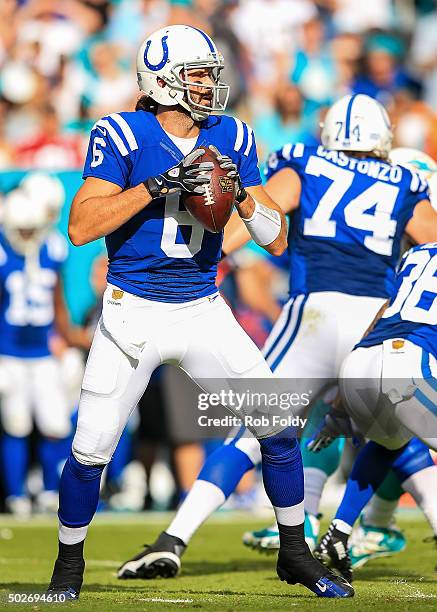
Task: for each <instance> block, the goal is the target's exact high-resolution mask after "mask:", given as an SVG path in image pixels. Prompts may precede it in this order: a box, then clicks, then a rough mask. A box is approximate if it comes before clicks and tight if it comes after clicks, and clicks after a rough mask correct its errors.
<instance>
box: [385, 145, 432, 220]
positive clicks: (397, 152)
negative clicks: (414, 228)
mask: <svg viewBox="0 0 437 612" xmlns="http://www.w3.org/2000/svg"><path fill="white" fill-rule="evenodd" d="M389 159H390V161H391V163H392V164H394V165H396V166H405V167H406V168H408V169H409V170H414V171H415V172H418V173H419V174H420V175H421V176H422V177H423V178H424V179H425V180H426V181H427V183H428V186H429V193H430V199H431V204H432V206H433V208H435V210H437V162H435V161H434V160H433V158H432V157H431V156H430V155H427V154H426V153H423V151H419V149H410V148H409V147H396V148H395V149H392V150H391V151H390V157H389Z"/></svg>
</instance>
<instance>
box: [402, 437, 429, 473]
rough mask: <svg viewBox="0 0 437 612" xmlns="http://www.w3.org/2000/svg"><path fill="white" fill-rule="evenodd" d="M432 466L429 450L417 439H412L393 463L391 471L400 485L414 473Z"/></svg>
mask: <svg viewBox="0 0 437 612" xmlns="http://www.w3.org/2000/svg"><path fill="white" fill-rule="evenodd" d="M433 465H434V461H433V460H432V457H431V453H430V452H429V448H428V447H427V446H426V445H425V444H424V443H423V442H422V441H421V440H419V439H418V438H413V439H412V440H410V442H409V443H408V444H407V446H406V447H405V448H404V450H403V451H402V453H401V454H400V455H399V457H398V458H397V459H396V461H395V462H394V463H393V470H394V472H395V474H396V476H397V477H398V478H399V480H400V482H401V483H402V482H403V481H404V480H406V479H407V478H409V477H410V476H412V475H413V474H415V473H416V472H420V471H421V470H424V469H425V468H428V467H430V466H433Z"/></svg>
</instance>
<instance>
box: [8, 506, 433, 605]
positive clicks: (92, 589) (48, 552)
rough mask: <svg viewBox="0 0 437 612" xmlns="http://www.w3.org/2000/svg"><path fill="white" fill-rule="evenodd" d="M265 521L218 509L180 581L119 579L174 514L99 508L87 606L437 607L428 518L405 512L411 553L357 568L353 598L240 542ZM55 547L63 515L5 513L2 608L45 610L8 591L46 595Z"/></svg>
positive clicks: (89, 549)
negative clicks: (329, 595) (297, 578)
mask: <svg viewBox="0 0 437 612" xmlns="http://www.w3.org/2000/svg"><path fill="white" fill-rule="evenodd" d="M266 522H268V520H267V521H266V520H259V519H258V520H254V519H253V518H252V519H251V518H250V517H249V518H247V516H244V517H243V516H242V515H241V514H240V515H232V514H227V513H222V514H219V515H218V516H217V517H216V518H213V519H212V520H211V521H210V522H209V523H208V524H207V525H205V526H204V527H203V528H202V529H201V530H200V531H199V532H198V534H197V535H196V536H195V537H194V539H193V540H192V543H191V546H190V547H189V549H188V551H187V552H186V554H185V556H184V558H183V565H182V573H181V575H180V576H179V577H178V578H176V579H168V580H163V579H157V580H150V581H141V582H140V581H120V580H117V578H116V577H115V570H116V568H117V566H118V565H119V564H120V562H121V561H123V560H125V559H127V558H128V557H130V556H132V555H133V554H134V553H136V552H138V551H139V549H140V547H141V545H142V544H143V543H145V542H146V543H147V542H149V543H150V542H152V541H153V540H154V538H155V537H156V535H157V534H158V533H159V531H160V530H161V529H163V528H164V527H165V526H166V524H167V522H166V521H165V520H164V519H163V517H162V515H161V516H159V517H156V516H151V515H142V516H140V515H132V516H117V515H115V516H114V515H111V516H98V517H97V519H96V520H95V523H94V524H93V526H92V528H91V529H90V532H89V537H88V540H87V543H86V558H87V569H86V573H85V584H84V587H83V589H82V593H81V598H80V601H79V602H75V603H72V604H70V605H69V607H70V606H74V607H76V608H77V609H80V610H86V611H88V610H90V611H91V610H92V611H97V610H99V611H102V612H103V611H105V612H106V611H112V610H119V611H120V612H121V611H124V610H128V611H137V610H138V611H139V610H142V611H144V610H153V611H155V610H156V611H159V610H177V609H179V608H182V609H184V610H194V609H200V610H228V611H231V610H240V609H246V610H290V609H296V610H328V609H332V606H335V608H336V609H337V610H338V609H341V610H356V611H359V612H361V611H362V610H375V611H376V610H384V611H388V610H398V611H401V610H409V611H410V610H413V609H416V608H417V609H421V610H422V609H429V610H431V609H434V610H436V609H437V574H435V573H434V566H435V565H436V564H437V550H436V549H435V547H434V545H432V544H429V543H426V544H424V543H422V540H423V538H424V537H426V536H427V535H429V529H428V527H427V526H426V524H425V522H424V520H423V519H422V518H417V517H416V516H413V515H410V514H401V517H400V519H399V524H400V526H401V527H402V529H404V531H405V535H406V536H407V538H408V546H407V549H406V551H405V552H403V553H401V554H399V555H397V556H395V557H392V558H388V559H379V560H377V561H374V562H373V563H371V564H369V565H367V566H366V567H364V568H362V569H361V570H357V572H356V578H355V582H354V586H355V589H356V596H355V598H354V599H350V600H335V601H333V600H329V599H318V598H317V597H316V596H315V595H312V594H311V593H310V592H309V591H307V590H306V589H304V588H303V587H300V586H296V587H293V586H289V585H286V584H285V583H283V582H280V581H279V580H278V579H277V578H276V574H275V557H274V556H261V555H259V554H258V553H255V552H253V551H251V550H249V549H246V548H245V547H244V546H243V545H242V544H241V533H242V531H244V530H245V529H248V528H250V529H254V528H258V527H261V526H265V525H266ZM55 553H56V521H55V520H54V519H52V520H47V519H36V520H33V521H32V522H30V523H25V524H20V523H17V522H14V521H12V520H11V519H10V518H8V517H5V516H0V607H2V608H3V609H4V608H9V609H11V610H17V611H18V610H32V611H35V610H43V609H48V608H49V607H51V608H53V605H52V606H48V605H47V604H45V605H44V604H41V603H32V604H27V605H22V604H9V603H7V602H8V595H9V594H11V593H33V592H35V593H43V592H44V589H45V588H46V586H47V583H48V580H49V578H50V574H51V570H52V564H53V560H54V558H55Z"/></svg>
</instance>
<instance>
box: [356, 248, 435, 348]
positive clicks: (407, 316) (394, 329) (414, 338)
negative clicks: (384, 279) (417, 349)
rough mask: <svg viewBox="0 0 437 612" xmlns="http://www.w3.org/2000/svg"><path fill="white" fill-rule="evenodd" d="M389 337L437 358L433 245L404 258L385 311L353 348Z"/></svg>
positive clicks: (371, 344) (412, 252)
mask: <svg viewBox="0 0 437 612" xmlns="http://www.w3.org/2000/svg"><path fill="white" fill-rule="evenodd" d="M391 338H403V339H404V340H410V341H411V342H414V344H417V345H418V346H421V347H422V348H423V349H424V350H425V351H427V352H428V353H431V354H432V355H434V357H436V358H437V243H432V244H423V245H421V246H416V247H414V248H412V249H411V250H410V251H408V253H406V254H405V255H404V258H403V259H402V262H401V265H400V269H399V272H398V274H397V277H396V283H395V288H394V290H393V293H392V296H391V300H390V304H389V306H388V308H387V309H386V311H385V312H384V314H383V316H382V318H381V319H379V321H378V322H377V324H376V325H375V327H374V329H373V330H372V331H371V332H370V333H369V334H368V335H367V336H366V337H365V338H364V339H363V340H361V342H360V343H359V344H358V345H357V346H374V345H375V344H381V343H382V342H383V341H384V340H389V339H391Z"/></svg>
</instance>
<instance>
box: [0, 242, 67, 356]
mask: <svg viewBox="0 0 437 612" xmlns="http://www.w3.org/2000/svg"><path fill="white" fill-rule="evenodd" d="M66 256H67V244H66V241H65V240H64V238H63V237H62V236H60V234H58V233H53V234H51V235H50V236H49V237H48V239H47V240H46V242H45V243H44V244H43V245H42V246H41V249H40V252H39V266H40V269H39V270H36V271H33V272H28V273H27V272H26V266H25V258H24V256H23V255H21V254H19V253H17V252H16V251H14V250H13V249H12V247H11V246H10V244H9V243H8V241H7V240H6V238H5V236H4V234H2V233H0V355H11V356H13V357H20V358H25V359H26V358H27V359H30V358H35V357H47V356H48V355H50V350H49V345H48V340H49V334H50V332H51V330H52V329H53V322H54V314H55V313H54V290H55V286H56V282H57V277H58V273H59V269H60V267H61V265H62V263H63V262H64V261H65V259H66Z"/></svg>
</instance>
